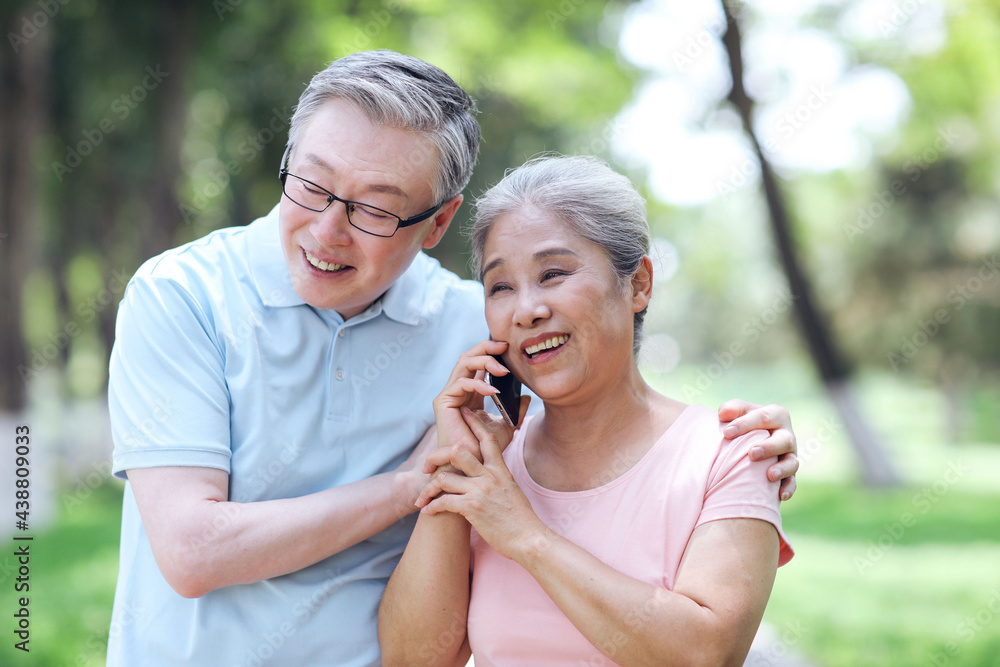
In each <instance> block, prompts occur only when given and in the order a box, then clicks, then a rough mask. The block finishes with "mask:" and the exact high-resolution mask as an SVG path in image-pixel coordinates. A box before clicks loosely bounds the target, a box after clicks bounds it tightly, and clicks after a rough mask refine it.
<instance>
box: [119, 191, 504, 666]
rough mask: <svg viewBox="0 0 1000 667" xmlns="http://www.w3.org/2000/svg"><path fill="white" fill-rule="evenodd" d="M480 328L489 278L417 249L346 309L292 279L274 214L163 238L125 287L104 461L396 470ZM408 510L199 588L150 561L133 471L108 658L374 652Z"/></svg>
mask: <svg viewBox="0 0 1000 667" xmlns="http://www.w3.org/2000/svg"><path fill="white" fill-rule="evenodd" d="M487 337H488V331H487V329H486V323H485V320H484V317H483V295H482V287H481V286H480V285H479V284H478V283H474V282H470V281H462V280H460V279H459V278H458V277H456V276H455V275H454V274H452V273H450V272H448V271H446V270H444V269H443V268H441V266H440V265H439V264H438V262H437V261H435V260H434V259H431V258H429V257H427V256H426V255H423V254H420V255H418V256H417V258H416V259H415V260H414V262H413V264H412V265H411V266H410V268H409V269H408V270H407V271H406V273H404V274H403V276H402V277H401V278H400V279H399V280H398V281H397V282H396V283H395V284H394V285H393V286H392V287H391V288H390V289H389V290H388V291H387V292H386V293H385V294H384V295H383V297H382V298H381V299H379V300H378V301H376V302H375V303H374V304H372V306H371V307H370V308H369V309H368V310H366V311H365V312H363V313H361V314H359V315H357V316H356V317H354V318H351V319H350V320H347V321H346V322H345V321H344V320H343V318H341V317H340V315H338V314H337V313H336V312H334V311H331V310H319V309H316V308H313V307H311V306H309V305H307V304H305V303H304V302H303V301H302V300H301V299H300V298H299V297H298V296H297V295H296V293H295V290H294V289H293V288H292V284H291V279H290V277H289V273H288V268H287V266H286V264H285V260H284V255H283V254H282V250H281V245H280V240H279V237H278V211H277V208H275V209H274V210H273V211H271V213H270V214H269V215H267V216H266V217H264V218H261V219H259V220H257V221H256V222H254V223H253V224H251V225H249V226H247V227H235V228H230V229H223V230H220V231H217V232H214V233H212V234H209V235H208V236H206V237H204V238H202V239H200V240H198V241H195V242H193V243H189V244H187V245H184V246H181V247H180V248H176V249H174V250H170V251H167V252H165V253H163V254H162V255H160V256H158V257H155V258H153V259H151V260H149V261H148V262H146V263H145V264H143V266H142V267H140V269H139V270H138V272H137V273H136V274H135V276H134V277H133V278H132V280H131V282H130V283H129V285H128V288H127V289H126V291H125V295H124V297H123V299H122V302H121V305H120V308H119V311H118V323H117V330H116V339H115V345H114V349H113V351H112V354H111V367H110V387H109V390H108V397H109V406H110V411H111V423H112V429H113V436H114V443H115V450H114V463H113V470H114V474H115V475H116V476H117V477H119V478H122V479H124V478H125V472H124V471H125V470H127V469H129V468H145V467H153V466H204V467H210V468H218V469H220V470H225V471H227V472H229V475H230V476H229V498H230V500H233V501H236V502H252V501H259V500H269V499H274V498H289V497H297V496H303V495H306V494H310V493H314V492H316V491H321V490H323V489H327V488H330V487H334V486H338V485H341V484H348V483H351V482H355V481H358V480H361V479H364V478H366V477H370V476H372V475H375V474H377V473H381V472H386V471H389V470H392V469H393V468H395V467H396V466H397V465H399V464H400V463H401V462H402V461H403V460H404V459H405V458H406V457H407V455H408V454H409V453H410V451H411V450H412V448H413V446H414V445H415V444H416V442H417V441H418V440H419V439H420V438H421V436H422V435H423V434H424V432H425V431H426V430H427V428H428V427H429V426H430V425H431V424H432V423H433V421H434V414H433V410H432V406H431V401H432V399H433V398H434V396H436V395H437V394H438V393H439V392H440V391H441V389H442V388H443V387H444V384H445V382H446V380H447V379H448V377H449V375H450V373H451V369H452V368H453V367H454V364H455V361H456V360H457V359H458V356H459V355H460V354H461V353H462V352H464V351H466V350H468V349H469V348H471V347H472V346H473V345H475V344H476V343H478V342H479V341H482V340H484V339H485V338H487ZM415 521H416V515H411V516H410V517H408V518H407V519H404V520H402V521H400V522H398V523H396V524H394V525H393V526H391V527H390V528H388V529H386V530H384V531H382V532H381V533H379V534H377V535H375V536H374V537H372V538H371V539H369V540H366V541H364V542H362V543H360V544H358V545H356V546H354V547H351V548H350V549H347V550H345V551H343V552H341V553H339V554H337V555H335V556H332V557H331V558H328V559H326V560H324V561H321V562H319V563H317V564H315V565H313V566H311V567H308V568H306V569H304V570H301V571H299V572H295V573H292V574H289V575H285V576H282V577H277V578H275V579H269V580H266V581H263V582H260V583H256V584H247V585H237V586H228V587H226V588H222V589H219V590H216V591H213V592H211V593H209V594H207V595H205V596H204V597H201V598H198V599H193V600H191V599H186V598H183V597H181V596H180V595H178V594H177V593H175V592H174V591H173V589H171V588H170V586H169V585H168V584H167V583H166V581H165V580H164V578H163V576H162V575H161V574H160V571H159V569H158V568H157V566H156V563H155V562H154V560H153V554H152V552H151V551H150V546H149V541H148V539H147V537H146V533H145V530H144V529H143V525H142V521H141V519H140V517H139V512H138V509H137V508H136V504H135V498H134V497H133V495H132V490H131V487H130V486H129V485H128V484H126V486H125V496H124V507H123V513H122V537H121V563H120V571H119V575H118V587H117V590H116V593H115V606H114V613H113V617H112V623H111V631H110V637H109V644H108V664H109V665H127V666H130V667H131V666H134V665H143V666H158V665H184V666H185V667H189V666H191V665H205V666H211V667H239V666H243V667H259V666H261V665H292V666H294V667H307V666H309V665H352V666H354V665H378V664H379V650H378V642H377V638H376V618H377V612H378V604H379V600H380V598H381V596H382V592H383V589H384V588H385V585H386V582H387V581H388V578H389V575H390V574H391V573H392V570H393V568H394V567H395V565H396V563H397V562H398V560H399V556H400V555H401V554H402V551H403V548H404V546H405V544H406V540H407V539H408V538H409V536H410V533H411V531H412V529H413V525H414V523H415Z"/></svg>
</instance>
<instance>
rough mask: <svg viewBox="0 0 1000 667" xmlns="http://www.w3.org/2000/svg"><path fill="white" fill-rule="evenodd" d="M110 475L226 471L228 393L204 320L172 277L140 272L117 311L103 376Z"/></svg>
mask: <svg viewBox="0 0 1000 667" xmlns="http://www.w3.org/2000/svg"><path fill="white" fill-rule="evenodd" d="M108 409H109V411H110V413H111V433H112V437H113V439H114V456H113V462H112V472H113V473H114V475H115V476H116V477H118V478H119V479H126V477H127V475H126V472H125V471H126V470H128V469H129V468H153V467H158V466H197V467H208V468H218V469H220V470H225V471H226V472H229V460H230V457H231V455H232V450H231V448H230V437H229V392H228V389H227V385H226V379H225V359H224V351H223V348H222V346H221V344H220V342H219V341H218V339H217V337H216V335H215V328H214V326H213V323H212V321H211V318H210V317H209V316H207V315H206V313H205V311H204V310H203V309H202V307H201V305H200V304H199V303H198V301H197V299H196V298H195V297H194V296H192V294H191V293H190V292H189V291H188V290H187V289H186V288H185V287H184V286H183V285H181V284H180V283H179V282H177V281H176V280H173V279H169V278H159V277H153V276H149V275H139V276H136V277H134V278H133V279H132V281H131V282H130V283H129V285H128V288H127V289H126V290H125V296H124V297H123V298H122V302H121V304H120V305H119V308H118V320H117V324H116V327H115V344H114V348H113V349H112V352H111V363H110V367H109V378H108Z"/></svg>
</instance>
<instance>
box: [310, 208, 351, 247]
mask: <svg viewBox="0 0 1000 667" xmlns="http://www.w3.org/2000/svg"><path fill="white" fill-rule="evenodd" d="M310 231H311V232H312V235H313V238H315V239H316V240H317V241H319V242H320V244H321V245H324V246H337V245H346V244H348V243H350V241H351V221H350V219H349V218H348V217H347V204H345V203H344V202H342V201H334V202H333V203H332V204H330V205H329V206H328V207H327V209H326V210H325V211H323V212H322V213H318V214H317V215H316V218H315V219H314V220H313V222H312V224H311V225H310Z"/></svg>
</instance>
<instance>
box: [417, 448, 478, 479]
mask: <svg viewBox="0 0 1000 667" xmlns="http://www.w3.org/2000/svg"><path fill="white" fill-rule="evenodd" d="M449 465H450V466H451V467H452V468H454V469H455V470H457V471H458V472H460V473H462V474H463V475H467V476H469V477H472V476H475V475H478V474H481V473H482V466H483V464H482V463H481V462H480V461H479V458H478V457H477V456H476V455H475V454H474V453H473V452H470V451H469V450H468V449H466V448H464V447H443V448H441V449H438V450H436V451H433V452H431V453H430V454H428V455H427V465H426V466H424V469H423V472H425V473H432V472H434V471H435V470H437V469H439V468H442V467H444V466H449Z"/></svg>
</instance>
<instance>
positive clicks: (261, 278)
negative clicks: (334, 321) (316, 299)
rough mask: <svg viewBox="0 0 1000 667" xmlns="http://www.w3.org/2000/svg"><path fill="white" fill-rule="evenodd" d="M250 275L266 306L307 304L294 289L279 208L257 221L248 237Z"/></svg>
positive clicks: (278, 306) (250, 228)
mask: <svg viewBox="0 0 1000 667" xmlns="http://www.w3.org/2000/svg"><path fill="white" fill-rule="evenodd" d="M247 246H248V248H247V251H248V253H249V256H250V273H251V275H252V276H253V282H254V285H255V286H256V287H257V293H258V294H259V295H260V300H261V302H262V303H263V304H264V305H265V306H269V307H271V308H286V307H289V306H301V305H304V304H305V301H303V300H302V299H301V298H300V297H299V295H298V294H297V293H296V292H295V288H294V287H293V286H292V276H291V274H290V273H289V272H288V264H287V263H286V262H285V252H284V250H282V248H281V237H280V236H279V232H278V206H275V207H274V208H273V209H271V212H270V213H268V214H267V215H266V216H264V217H263V218H259V219H258V220H256V221H254V222H253V223H252V224H251V225H250V227H249V233H248V235H247Z"/></svg>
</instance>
